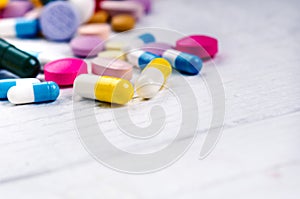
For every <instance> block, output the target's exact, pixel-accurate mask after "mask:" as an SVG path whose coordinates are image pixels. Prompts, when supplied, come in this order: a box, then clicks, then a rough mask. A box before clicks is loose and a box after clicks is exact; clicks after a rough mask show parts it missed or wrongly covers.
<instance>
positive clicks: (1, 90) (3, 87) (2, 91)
mask: <svg viewBox="0 0 300 199" xmlns="http://www.w3.org/2000/svg"><path fill="white" fill-rule="evenodd" d="M38 82H40V80H38V79H36V78H23V79H4V80H0V99H1V100H3V99H7V92H8V90H9V89H10V88H11V87H13V86H22V85H24V84H32V83H38Z"/></svg>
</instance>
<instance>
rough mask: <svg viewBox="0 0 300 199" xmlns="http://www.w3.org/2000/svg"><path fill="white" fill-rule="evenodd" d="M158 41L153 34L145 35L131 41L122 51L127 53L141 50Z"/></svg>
mask: <svg viewBox="0 0 300 199" xmlns="http://www.w3.org/2000/svg"><path fill="white" fill-rule="evenodd" d="M155 41H156V39H155V37H154V35H153V34H151V33H145V34H142V35H139V36H137V37H136V38H134V39H132V40H130V42H128V43H127V44H126V45H125V46H124V47H123V48H122V51H123V52H125V53H127V52H128V51H130V50H134V49H138V48H141V47H142V46H143V45H145V44H149V43H153V42H155Z"/></svg>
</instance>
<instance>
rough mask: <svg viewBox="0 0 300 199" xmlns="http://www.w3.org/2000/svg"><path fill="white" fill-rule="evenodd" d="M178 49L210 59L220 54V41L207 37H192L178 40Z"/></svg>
mask: <svg viewBox="0 0 300 199" xmlns="http://www.w3.org/2000/svg"><path fill="white" fill-rule="evenodd" d="M176 49H177V50H179V51H182V52H186V53H190V54H193V55H196V56H198V57H200V58H202V59H208V58H212V57H214V56H215V54H216V53H217V52H218V40H217V39H215V38H213V37H209V36H205V35H191V36H188V37H184V38H182V39H180V40H178V41H177V42H176Z"/></svg>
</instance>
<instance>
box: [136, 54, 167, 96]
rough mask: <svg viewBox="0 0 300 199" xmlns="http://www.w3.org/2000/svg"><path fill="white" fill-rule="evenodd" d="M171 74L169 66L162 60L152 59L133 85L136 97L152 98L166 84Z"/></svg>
mask: <svg viewBox="0 0 300 199" xmlns="http://www.w3.org/2000/svg"><path fill="white" fill-rule="evenodd" d="M171 72H172V66H171V64H170V63H169V62H168V61H167V60H166V59H164V58H155V59H153V60H152V61H151V62H150V63H149V64H148V65H147V66H146V68H145V69H144V70H143V71H142V74H141V76H140V77H139V78H138V80H137V81H136V84H135V90H136V92H137V95H138V96H140V97H142V98H147V99H149V98H152V97H154V96H155V95H156V93H157V92H158V91H159V90H160V89H161V87H162V86H163V85H164V84H165V83H166V81H167V79H168V77H169V76H170V74H171Z"/></svg>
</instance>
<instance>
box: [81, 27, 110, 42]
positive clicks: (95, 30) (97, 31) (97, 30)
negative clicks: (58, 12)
mask: <svg viewBox="0 0 300 199" xmlns="http://www.w3.org/2000/svg"><path fill="white" fill-rule="evenodd" d="M110 33H111V27H110V25H108V24H106V23H103V24H85V25H82V26H80V27H79V28H78V34H80V35H98V36H99V37H101V38H102V39H107V38H108V37H109V35H110Z"/></svg>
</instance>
